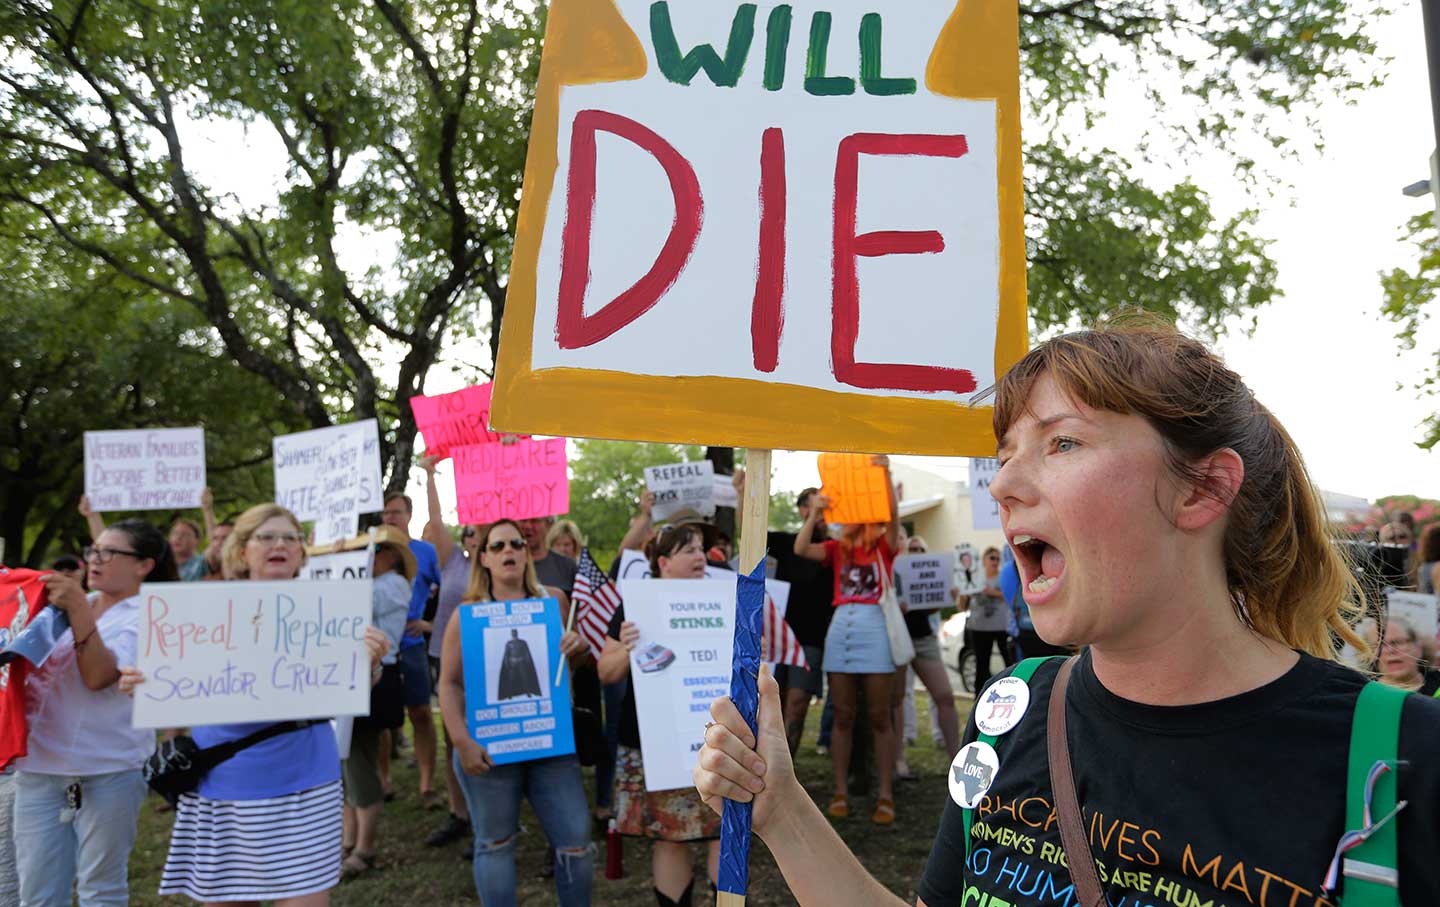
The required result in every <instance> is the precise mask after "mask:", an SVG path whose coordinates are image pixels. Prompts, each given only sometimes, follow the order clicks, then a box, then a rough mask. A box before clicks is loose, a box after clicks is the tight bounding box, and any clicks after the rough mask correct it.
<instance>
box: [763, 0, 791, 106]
mask: <svg viewBox="0 0 1440 907" xmlns="http://www.w3.org/2000/svg"><path fill="white" fill-rule="evenodd" d="M792 18H793V17H792V15H791V11H790V7H788V6H785V5H781V6H777V7H775V8H774V9H772V10H771V11H770V20H769V21H768V22H766V23H765V90H766V91H779V90H780V89H781V88H784V87H785V54H786V53H787V52H788V51H789V50H790V21H791V19H792Z"/></svg>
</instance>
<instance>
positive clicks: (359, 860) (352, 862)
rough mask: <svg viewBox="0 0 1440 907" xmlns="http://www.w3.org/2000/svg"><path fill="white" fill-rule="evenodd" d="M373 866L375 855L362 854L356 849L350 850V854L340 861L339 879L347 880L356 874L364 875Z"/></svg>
mask: <svg viewBox="0 0 1440 907" xmlns="http://www.w3.org/2000/svg"><path fill="white" fill-rule="evenodd" d="M374 868H375V855H374V854H373V853H371V854H364V853H361V852H360V851H358V850H354V851H351V852H350V855H349V856H348V857H346V858H345V859H344V860H341V861H340V881H342V882H343V881H347V880H349V879H353V878H355V877H356V876H360V875H364V874H365V873H367V872H369V871H370V870H372V869H374Z"/></svg>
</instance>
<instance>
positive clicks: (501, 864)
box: [440, 520, 595, 907]
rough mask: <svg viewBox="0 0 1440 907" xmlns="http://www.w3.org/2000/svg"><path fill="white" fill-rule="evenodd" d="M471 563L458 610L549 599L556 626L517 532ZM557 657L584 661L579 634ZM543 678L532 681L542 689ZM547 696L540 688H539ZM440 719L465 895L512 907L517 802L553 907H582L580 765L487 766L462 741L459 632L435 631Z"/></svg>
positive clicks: (497, 534) (586, 812)
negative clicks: (541, 849)
mask: <svg viewBox="0 0 1440 907" xmlns="http://www.w3.org/2000/svg"><path fill="white" fill-rule="evenodd" d="M478 541H479V556H478V557H477V558H476V560H475V561H474V564H473V566H472V568H471V571H470V585H469V588H468V589H467V590H466V592H465V598H464V601H465V602H504V601H516V600H519V599H526V598H547V597H548V598H554V599H556V600H557V601H559V602H560V617H561V621H562V622H567V621H568V615H569V613H570V601H569V599H568V598H566V596H565V593H564V592H561V591H560V590H559V589H555V588H551V587H547V586H542V585H540V580H539V578H537V577H536V575H535V564H534V562H532V561H531V560H530V550H529V548H528V546H527V545H526V543H525V538H524V536H522V535H521V533H520V527H519V525H518V524H516V523H515V521H514V520H499V521H497V522H495V523H493V524H491V525H490V526H488V527H486V528H485V529H484V530H483V531H482V532H481V534H480V536H479V539H478ZM560 654H561V657H563V658H565V659H566V660H567V661H568V662H569V664H570V667H571V672H570V673H573V670H574V668H575V666H576V665H577V664H579V663H581V662H583V661H584V660H586V659H588V658H590V650H589V647H588V646H586V644H585V641H584V640H583V639H581V638H580V634H578V633H576V632H574V631H570V632H567V633H565V635H564V636H562V637H561V639H560ZM552 679H553V678H550V677H541V678H538V680H539V681H540V683H542V684H549V683H550V682H551V681H552ZM547 689H548V687H547ZM440 713H441V715H442V716H443V717H444V719H445V729H446V730H447V731H449V733H450V739H451V740H453V741H454V744H455V770H456V775H457V777H458V778H459V779H460V787H461V790H462V791H463V792H464V794H465V801H466V803H467V805H468V806H469V808H470V821H471V823H472V824H473V825H474V827H475V859H474V861H473V867H474V873H475V891H476V893H477V894H479V895H480V902H481V903H482V904H484V905H485V907H514V905H515V836H516V835H517V834H518V833H519V831H520V800H521V798H522V797H523V798H524V799H527V800H529V801H530V808H531V809H533V810H534V811H535V817H536V818H537V819H538V820H539V821H540V827H541V830H543V831H544V833H545V837H546V838H547V839H548V840H549V841H550V846H551V847H553V848H554V849H555V890H556V893H557V895H558V898H559V904H560V907H588V905H589V904H590V887H591V882H592V878H593V876H594V874H595V847H594V845H593V844H592V843H591V842H590V807H589V804H588V803H587V801H586V799H585V785H584V782H583V781H582V780H581V778H580V761H579V760H578V759H577V758H576V757H575V756H574V755H573V754H572V755H569V756H554V757H551V758H549V759H535V760H532V761H529V762H512V763H509V764H508V765H496V764H495V763H494V762H492V761H491V760H490V755H489V754H488V753H487V752H486V751H485V745H484V744H482V743H479V742H477V741H475V740H472V739H471V738H470V731H469V728H468V727H467V724H466V721H465V665H464V660H463V658H462V654H461V647H460V622H459V621H458V620H451V621H450V622H449V624H448V625H447V626H446V627H445V639H444V643H443V648H442V650H441V655H440Z"/></svg>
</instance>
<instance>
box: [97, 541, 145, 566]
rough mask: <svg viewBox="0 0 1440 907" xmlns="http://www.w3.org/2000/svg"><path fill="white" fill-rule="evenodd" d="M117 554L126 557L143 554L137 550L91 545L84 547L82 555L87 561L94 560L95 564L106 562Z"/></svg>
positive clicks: (135, 556) (140, 556)
mask: <svg viewBox="0 0 1440 907" xmlns="http://www.w3.org/2000/svg"><path fill="white" fill-rule="evenodd" d="M117 554H123V555H125V556H126V557H133V558H142V557H144V556H145V555H143V554H141V553H140V552H138V551H126V550H125V549H124V548H96V547H94V546H93V545H92V546H91V547H89V548H86V549H85V551H84V552H83V554H82V556H83V557H84V558H85V560H87V561H94V562H95V563H97V564H108V563H110V561H111V559H112V558H114V557H115V555H117Z"/></svg>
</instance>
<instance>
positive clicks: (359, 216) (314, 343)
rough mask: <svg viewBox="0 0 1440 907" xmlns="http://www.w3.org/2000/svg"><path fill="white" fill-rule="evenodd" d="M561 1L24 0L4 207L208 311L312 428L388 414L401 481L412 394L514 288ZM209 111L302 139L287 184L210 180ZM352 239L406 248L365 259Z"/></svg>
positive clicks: (16, 34)
mask: <svg viewBox="0 0 1440 907" xmlns="http://www.w3.org/2000/svg"><path fill="white" fill-rule="evenodd" d="M540 21H541V11H540V10H537V9H536V8H535V7H534V5H533V4H527V3H519V2H505V0H500V2H487V3H485V4H484V5H483V9H482V5H481V4H480V3H479V2H478V0H469V2H466V0H427V2H415V3H408V2H403V0H275V2H266V3H256V2H252V0H198V2H194V3H175V4H164V3H162V4H142V3H133V2H129V0H11V2H10V3H6V4H4V5H3V8H0V206H4V207H6V208H10V209H19V210H23V211H27V212H33V213H35V214H38V215H39V216H40V217H41V218H42V219H43V221H44V222H45V223H46V224H47V225H48V226H49V227H50V229H51V231H52V232H53V234H54V236H56V237H58V238H59V239H60V240H62V241H63V242H64V243H66V244H67V245H69V246H70V247H71V249H73V250H74V251H75V252H76V253H78V254H82V255H84V256H85V257H87V258H88V259H89V261H90V263H91V266H92V267H95V268H97V269H104V270H106V271H109V272H110V273H112V274H113V275H114V276H116V277H117V278H119V279H120V280H121V282H122V283H123V284H124V285H126V286H128V287H132V288H144V289H146V290H148V291H150V292H152V293H153V294H156V295H157V296H158V297H162V298H164V299H165V300H167V301H168V302H169V304H170V305H172V306H174V307H176V308H181V309H186V310H188V311H189V312H190V313H191V314H192V315H194V316H198V317H199V318H201V319H202V320H203V322H204V323H205V324H206V325H208V331H209V333H210V334H211V336H212V337H213V338H214V340H215V344H216V346H217V349H218V351H220V352H222V354H223V356H224V357H225V358H226V359H228V360H229V361H231V362H234V363H237V364H238V365H239V367H241V368H243V369H245V370H246V371H248V372H250V373H252V374H254V375H256V376H258V377H260V378H261V379H263V380H264V381H265V382H266V383H268V384H269V385H271V386H272V387H273V388H274V389H275V390H276V391H278V392H279V393H281V394H283V395H284V396H285V398H286V399H287V400H289V401H291V403H292V404H293V405H294V406H295V407H296V408H298V409H299V411H300V412H301V413H303V415H304V418H305V421H306V422H307V423H308V424H309V425H314V426H320V425H326V424H329V423H330V422H331V419H332V418H333V417H337V416H340V415H342V414H343V415H344V417H345V420H346V421H348V420H350V419H353V418H357V417H358V418H365V417H369V416H378V417H379V418H380V420H381V424H382V425H384V426H386V428H387V433H386V435H385V436H384V448H385V453H386V457H387V459H388V462H389V476H390V478H389V484H390V485H391V486H392V487H398V486H403V485H404V483H405V479H406V475H407V473H408V469H409V464H410V459H411V449H412V443H413V440H414V436H415V424H414V421H413V417H412V414H411V412H410V407H409V405H408V401H409V399H410V397H412V396H414V395H415V394H419V393H422V392H423V391H424V382H425V376H426V374H427V372H428V370H429V368H430V366H431V365H432V364H433V363H434V362H435V361H436V359H437V358H438V357H439V355H440V353H441V351H442V350H443V349H444V346H445V344H446V343H447V342H448V341H449V340H451V339H453V338H454V337H456V336H457V335H474V334H476V333H477V332H480V331H483V329H484V327H486V326H488V325H490V324H498V322H499V319H500V315H501V311H502V308H503V306H504V298H505V294H504V289H503V286H502V283H503V278H504V275H505V274H506V273H507V272H508V270H509V248H510V245H509V244H510V235H511V233H512V230H513V223H514V216H515V207H516V204H517V199H518V197H519V189H520V175H521V172H522V169H523V162H524V155H525V139H526V132H527V121H528V110H529V105H530V95H531V86H532V85H533V82H534V74H535V65H536V63H537V61H538V50H539V35H540V31H539V28H540ZM207 122H212V123H213V122H231V123H238V124H243V125H244V126H245V127H246V128H247V129H248V130H251V131H252V132H253V134H254V135H255V136H256V137H257V140H260V139H269V140H271V141H274V142H276V143H277V144H279V145H282V146H283V147H284V148H285V150H286V153H287V155H288V158H289V167H288V170H287V172H286V173H285V175H284V177H283V178H282V180H281V182H280V184H279V185H277V186H275V187H274V189H275V192H274V196H273V199H271V200H264V201H256V200H254V199H250V198H245V199H242V198H239V197H236V196H235V195H233V194H225V193H222V192H220V191H217V190H216V189H214V188H213V187H211V186H208V185H206V184H204V183H203V182H202V181H201V179H200V178H199V177H198V176H197V175H196V172H195V169H194V166H193V162H194V159H195V156H194V148H193V147H192V144H191V140H192V139H193V137H194V134H195V129H194V128H193V127H194V126H195V125H196V124H201V123H207ZM347 240H348V241H352V242H353V241H357V240H359V241H364V242H366V243H367V244H368V245H371V246H378V247H380V248H386V247H388V248H389V250H390V253H389V254H384V253H382V254H381V255H380V256H379V257H378V260H377V257H376V256H374V255H371V256H367V257H366V260H365V261H363V262H361V263H360V264H358V265H352V266H351V267H348V268H347V267H345V266H342V263H341V257H342V251H343V249H342V247H343V245H344V243H345V242H346V241H347Z"/></svg>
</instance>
